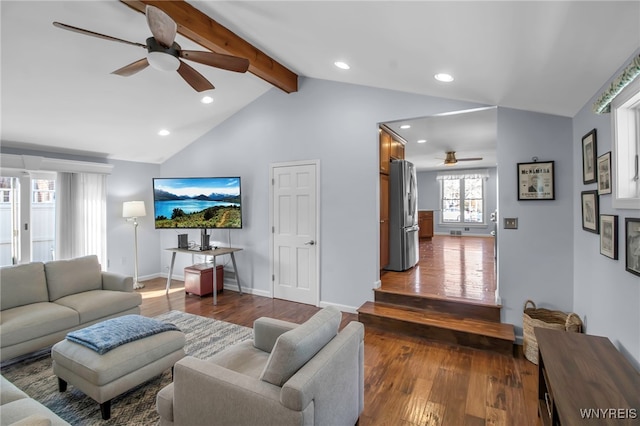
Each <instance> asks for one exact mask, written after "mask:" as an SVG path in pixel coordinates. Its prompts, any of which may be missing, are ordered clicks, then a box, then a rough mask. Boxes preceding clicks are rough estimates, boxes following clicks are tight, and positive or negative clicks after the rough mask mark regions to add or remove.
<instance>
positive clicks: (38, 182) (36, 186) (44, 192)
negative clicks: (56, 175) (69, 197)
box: [31, 179, 56, 204]
mask: <svg viewBox="0 0 640 426" xmlns="http://www.w3.org/2000/svg"><path fill="white" fill-rule="evenodd" d="M31 182H32V184H33V187H32V188H31V189H32V191H31V193H32V194H33V200H32V201H33V203H34V204H37V203H55V200H56V199H55V194H56V181H55V180H54V179H33V180H32V181H31Z"/></svg>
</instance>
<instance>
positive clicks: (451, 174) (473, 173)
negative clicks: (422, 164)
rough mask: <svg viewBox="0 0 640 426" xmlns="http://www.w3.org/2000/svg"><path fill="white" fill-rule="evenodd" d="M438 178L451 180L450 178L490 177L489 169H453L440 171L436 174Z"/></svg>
mask: <svg viewBox="0 0 640 426" xmlns="http://www.w3.org/2000/svg"><path fill="white" fill-rule="evenodd" d="M436 179H437V180H450V179H485V180H487V179H489V170H488V169H477V170H452V171H446V172H439V173H438V174H437V175H436Z"/></svg>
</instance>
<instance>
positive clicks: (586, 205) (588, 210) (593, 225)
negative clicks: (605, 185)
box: [581, 190, 600, 234]
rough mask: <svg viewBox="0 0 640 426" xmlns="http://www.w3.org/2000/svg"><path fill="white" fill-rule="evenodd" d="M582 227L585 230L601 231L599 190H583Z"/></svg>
mask: <svg viewBox="0 0 640 426" xmlns="http://www.w3.org/2000/svg"><path fill="white" fill-rule="evenodd" d="M581 197H582V229H584V230H585V231H589V232H593V233H594V234H597V233H599V228H600V221H599V219H598V218H599V216H600V214H599V211H598V210H599V206H598V191H596V190H593V191H582V194H581Z"/></svg>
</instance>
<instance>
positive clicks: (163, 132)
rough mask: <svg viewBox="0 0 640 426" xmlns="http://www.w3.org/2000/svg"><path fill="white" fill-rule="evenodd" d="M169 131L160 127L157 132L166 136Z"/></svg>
mask: <svg viewBox="0 0 640 426" xmlns="http://www.w3.org/2000/svg"><path fill="white" fill-rule="evenodd" d="M170 133H171V132H170V131H168V130H167V129H162V130H160V131H159V132H158V134H159V135H160V136H168V135H169V134H170Z"/></svg>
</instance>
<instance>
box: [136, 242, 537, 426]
mask: <svg viewBox="0 0 640 426" xmlns="http://www.w3.org/2000/svg"><path fill="white" fill-rule="evenodd" d="M445 257H446V256H445ZM465 257H467V255H466V254H465ZM421 266H422V265H421ZM414 269H417V268H414ZM420 279H421V280H423V278H422V277H420ZM165 284H166V280H165V279H161V278H158V279H154V280H149V281H146V282H145V285H146V287H145V288H144V289H142V290H139V291H140V293H141V294H142V296H143V303H142V314H143V315H146V316H154V315H157V314H159V313H162V312H166V311H169V310H172V309H174V310H180V311H184V312H188V313H192V314H196V315H202V316H205V317H209V318H215V319H219V320H224V321H228V322H232V323H235V324H240V325H244V326H247V327H251V326H252V324H253V321H254V320H255V319H256V318H259V317H261V316H268V317H272V318H279V319H283V320H287V321H293V322H298V323H299V322H303V321H305V320H306V319H308V318H309V317H311V316H312V315H313V314H314V313H315V312H317V311H318V310H319V308H317V307H314V306H311V305H304V304H299V303H294V302H287V301H283V300H278V299H269V298H265V297H260V296H253V295H249V294H244V295H239V294H238V293H237V292H234V291H229V290H225V291H224V292H223V293H221V294H220V295H219V296H218V305H217V306H213V304H212V298H211V296H209V297H204V298H202V299H201V298H199V297H197V296H192V295H186V296H185V294H184V286H183V283H182V282H181V281H173V282H172V288H171V292H170V294H169V295H168V296H167V295H165V290H164V288H165ZM355 320H357V315H356V314H349V313H343V321H342V326H344V325H346V324H347V323H348V322H349V321H355ZM537 386H538V381H537V367H536V366H535V365H534V364H532V363H530V362H529V361H527V360H526V359H525V358H524V357H523V356H522V353H521V351H520V352H519V353H518V354H517V355H516V356H513V357H512V356H505V355H499V354H495V353H492V352H488V351H482V350H475V349H467V348H463V347H459V346H453V345H447V344H443V343H437V342H431V341H428V340H424V339H421V338H417V337H411V336H402V335H396V334H392V333H387V332H383V331H379V330H374V329H366V331H365V409H364V412H363V413H362V416H361V417H360V425H367V426H368V425H446V426H449V425H453V426H458V425H485V424H490V425H509V426H511V425H518V426H520V425H523V426H524V425H538V424H539V423H538V418H537Z"/></svg>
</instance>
